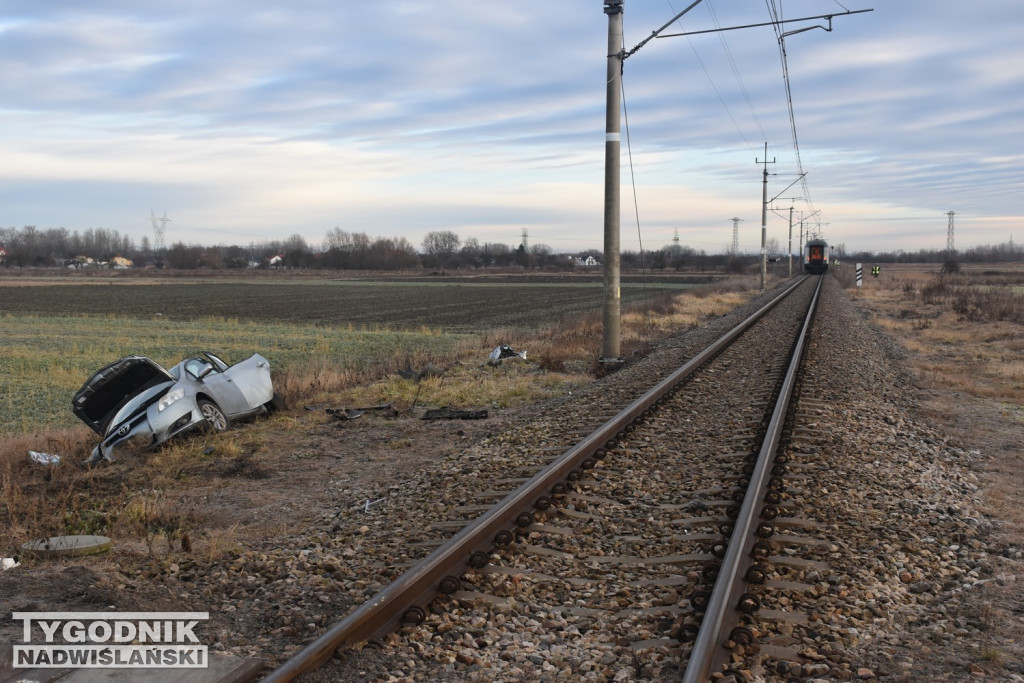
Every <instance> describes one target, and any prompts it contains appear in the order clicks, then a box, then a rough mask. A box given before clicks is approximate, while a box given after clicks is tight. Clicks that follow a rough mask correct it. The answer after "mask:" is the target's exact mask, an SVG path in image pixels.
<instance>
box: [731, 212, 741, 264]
mask: <svg viewBox="0 0 1024 683" xmlns="http://www.w3.org/2000/svg"><path fill="white" fill-rule="evenodd" d="M729 220H731V221H732V248H731V249H730V250H729V253H730V254H732V255H733V256H735V255H736V254H738V253H739V251H740V221H741V220H743V219H742V218H736V217H733V218H730V219H729Z"/></svg>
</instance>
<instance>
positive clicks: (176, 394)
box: [156, 389, 185, 413]
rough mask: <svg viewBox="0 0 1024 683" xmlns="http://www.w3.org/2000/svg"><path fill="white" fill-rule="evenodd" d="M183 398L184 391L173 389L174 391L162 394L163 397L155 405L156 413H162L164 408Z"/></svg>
mask: <svg viewBox="0 0 1024 683" xmlns="http://www.w3.org/2000/svg"><path fill="white" fill-rule="evenodd" d="M184 397H185V390H184V389H175V390H174V391H168V392H167V393H166V394H164V397H163V398H162V399H160V402H159V403H157V404H156V409H157V412H161V413H162V412H163V411H164V408H166V407H167V406H169V405H171V404H172V403H174V402H175V401H180V400H181V399H182V398H184Z"/></svg>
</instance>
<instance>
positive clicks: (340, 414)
mask: <svg viewBox="0 0 1024 683" xmlns="http://www.w3.org/2000/svg"><path fill="white" fill-rule="evenodd" d="M307 410H312V409H311V408H308V407H307ZM324 412H325V413H327V414H328V415H330V416H331V417H333V418H335V419H337V420H342V421H348V420H355V419H357V418H360V417H362V416H363V415H364V414H366V413H371V412H376V413H386V414H388V415H391V417H395V416H397V415H398V411H397V410H395V409H394V408H393V407H392V406H391V404H390V403H385V404H384V405H381V406H367V407H365V408H324Z"/></svg>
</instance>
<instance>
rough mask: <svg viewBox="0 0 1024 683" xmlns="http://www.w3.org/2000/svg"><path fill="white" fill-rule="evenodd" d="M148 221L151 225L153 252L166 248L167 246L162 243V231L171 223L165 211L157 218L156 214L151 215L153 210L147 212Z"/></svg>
mask: <svg viewBox="0 0 1024 683" xmlns="http://www.w3.org/2000/svg"><path fill="white" fill-rule="evenodd" d="M149 220H150V221H151V222H152V223H153V250H154V251H160V250H162V249H166V248H167V244H166V243H165V242H164V231H165V229H166V227H167V224H168V223H170V222H171V219H170V218H168V217H167V211H164V215H163V216H161V217H160V218H157V216H156V214H155V213H153V209H150V210H149Z"/></svg>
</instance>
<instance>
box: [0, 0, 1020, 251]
mask: <svg viewBox="0 0 1024 683" xmlns="http://www.w3.org/2000/svg"><path fill="white" fill-rule="evenodd" d="M690 2H691V0H625V13H624V16H623V26H624V31H623V33H624V40H623V42H624V44H625V45H624V47H625V48H626V49H627V50H629V49H632V48H633V47H634V46H637V45H638V44H639V43H641V42H642V41H644V40H645V39H646V38H648V37H650V36H651V35H652V32H654V31H656V30H657V29H659V28H661V27H662V26H664V25H665V24H667V23H668V22H669V21H670V20H671V19H673V17H675V16H676V15H678V14H679V13H681V12H683V10H684V9H685V8H686V7H687V6H688V5H690ZM843 3H844V4H843V5H840V4H839V3H838V2H836V0H765V2H753V1H743V2H738V1H736V0H730V1H729V2H724V1H723V0H704V1H703V2H700V3H699V4H697V5H696V6H694V7H693V8H692V9H691V10H690V11H689V12H687V13H686V14H685V15H684V16H683V17H682V18H681V19H679V20H678V21H677V22H675V23H673V24H672V25H671V26H669V27H668V28H666V29H665V31H664V34H662V35H663V36H665V37H658V38H653V39H651V40H649V41H648V42H647V43H646V44H644V45H643V46H642V47H641V48H640V49H638V50H637V51H636V52H635V53H633V54H631V55H630V56H629V57H628V58H627V59H626V61H625V63H624V68H623V83H622V91H623V103H624V112H623V114H622V115H623V118H622V141H623V142H622V159H621V167H622V175H621V196H622V215H621V228H620V230H621V244H622V249H623V250H638V249H640V248H642V249H660V248H662V247H664V246H667V245H670V244H673V243H674V241H675V240H676V238H677V237H678V243H679V244H680V245H682V246H689V247H692V248H694V249H698V250H699V249H704V250H706V251H708V253H717V252H720V251H723V250H725V249H726V248H728V246H729V245H730V244H731V241H732V236H733V229H734V225H735V227H736V228H737V229H738V241H739V248H740V250H741V251H744V252H749V253H755V252H758V251H759V250H760V246H761V221H762V218H761V211H762V191H763V189H764V186H763V183H762V181H763V172H764V170H765V169H767V170H768V172H769V176H768V186H767V194H768V197H769V198H777V199H776V200H775V201H774V202H772V210H771V211H769V212H768V220H767V236H768V239H769V240H776V241H777V243H778V244H779V245H781V247H782V249H783V250H785V249H786V248H787V246H788V244H789V240H790V239H792V243H793V244H794V246H795V245H796V244H798V243H799V238H800V235H801V226H803V228H804V231H805V232H804V233H803V234H804V236H805V237H806V236H807V234H808V233H813V234H815V235H819V236H821V237H824V238H825V239H827V240H829V242H831V243H833V244H843V245H844V246H845V247H846V248H847V249H848V250H857V251H859V250H865V251H875V252H880V251H891V250H899V249H902V250H907V251H916V250H918V249H922V248H924V249H944V248H945V246H946V240H947V228H948V226H949V216H948V212H950V211H953V212H954V216H953V221H954V232H955V240H956V244H955V246H956V247H957V248H958V249H966V248H969V247H972V246H978V245H990V244H1001V243H1006V242H1007V241H1009V240H1011V239H1012V240H1014V243H1015V244H1019V243H1021V242H1024V173H1022V166H1024V42H1022V41H1021V39H1020V36H1021V35H1024V4H1021V3H1020V2H1019V0H974V1H973V2H970V3H968V2H953V1H952V0H843ZM868 9H870V10H873V11H871V12H860V13H856V14H848V15H843V14H842V13H844V12H847V11H850V12H858V11H859V10H868ZM824 14H832V15H836V16H834V17H833V18H832V20H831V22H829V20H827V19H814V20H808V21H802V22H792V23H786V24H785V25H784V26H783V28H781V30H782V31H787V32H788V31H798V30H799V29H801V28H810V30H806V31H800V32H797V33H792V34H791V35H788V36H786V37H784V39H783V40H782V42H781V46H783V47H784V51H783V50H782V49H780V41H779V39H778V37H777V31H776V29H775V28H773V27H772V26H761V27H751V28H742V29H737V30H730V31H724V32H711V33H702V34H698V35H691V36H669V35H666V34H672V33H683V32H691V31H709V30H713V29H716V28H731V27H737V26H750V25H752V24H759V23H765V22H770V21H772V19H773V17H781V18H783V19H787V20H790V19H799V18H803V17H812V16H816V15H824ZM830 23H831V29H832V30H831V31H827V30H824V29H823V28H812V27H816V26H822V27H825V28H828V27H829V24H830ZM607 44H608V17H607V16H606V15H605V14H604V12H603V9H602V2H600V1H599V0H519V1H518V2H493V1H491V2H480V1H479V0H447V1H445V2H437V1H436V0H435V1H433V2H427V1H422V2H421V1H418V0H374V1H373V2H354V1H353V0H347V1H345V0H342V1H340V2H339V1H337V0H334V1H328V0H292V2H289V3H287V6H286V4H285V3H280V2H266V1H264V0H245V1H244V2H243V1H241V0H177V1H176V2H173V3H169V2H163V1H161V2H152V1H149V0H89V2H87V3H84V2H81V1H80V0H75V1H71V0H45V1H44V2H39V1H38V0H31V1H27V0H3V2H0V227H13V228H22V227H24V226H29V225H33V226H36V227H37V228H38V229H47V228H58V227H63V228H66V229H68V230H70V231H79V232H82V231H85V230H88V229H95V228H105V229H108V230H117V231H118V232H119V233H120V234H122V235H127V236H129V237H131V238H132V240H133V241H135V242H136V244H140V243H141V240H142V239H143V238H144V237H147V238H148V239H149V240H150V241H151V242H152V241H153V240H154V239H155V231H154V228H155V225H154V223H153V221H152V220H151V216H153V215H155V216H157V217H163V216H166V217H167V218H168V219H169V220H168V221H166V222H163V223H160V224H161V225H162V226H163V229H164V239H165V242H166V244H167V246H171V245H172V244H174V243H177V242H183V243H185V244H203V245H216V244H237V245H247V244H252V243H256V244H259V243H265V242H269V241H273V240H286V239H289V238H290V237H292V236H294V235H300V236H302V237H303V238H304V239H305V240H306V242H307V244H309V245H310V246H311V247H312V248H314V249H316V248H319V247H320V246H321V245H322V244H323V240H324V238H325V236H326V235H327V233H328V232H329V231H332V230H333V229H334V228H340V229H341V230H344V231H346V232H359V233H366V234H368V235H370V236H371V237H389V238H390V237H404V238H406V239H408V240H409V242H410V243H412V244H413V246H416V247H419V246H420V245H421V244H422V241H423V238H424V236H425V235H426V234H427V233H428V232H431V231H439V230H450V231H452V232H454V233H456V234H457V235H458V236H459V237H460V238H461V239H462V240H466V239H468V238H475V239H477V240H478V241H479V242H480V243H487V242H497V243H504V244H509V245H511V246H516V245H518V244H519V243H520V242H521V241H522V237H523V233H524V231H526V235H527V236H528V242H529V245H531V246H534V245H538V244H543V245H547V246H548V247H550V248H551V249H552V250H553V251H555V252H570V251H574V250H584V249H601V248H602V245H603V234H604V163H605V162H604V148H605V142H604V141H605V109H606V88H605V82H606V70H607V61H608V60H607ZM783 53H784V55H785V58H783ZM784 74H788V79H787V78H786V77H785V76H784ZM787 83H788V93H789V96H787ZM790 103H791V106H790ZM790 111H792V118H791V116H790ZM766 144H767V148H766V147H765V145H766ZM766 149H767V154H766ZM765 161H768V162H771V163H768V164H764V163H763V162H765ZM801 169H802V171H803V172H804V173H806V176H804V178H803V180H801V178H800V176H799V173H800V172H801ZM792 183H795V184H793V185H792V186H791V187H790V185H791V184H792ZM791 207H792V212H793V217H794V224H795V225H794V227H793V232H792V237H790V218H789V217H790V208H791ZM732 218H739V219H741V220H740V221H739V222H738V223H735V224H734V222H733V221H732V220H731V219H732Z"/></svg>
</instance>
